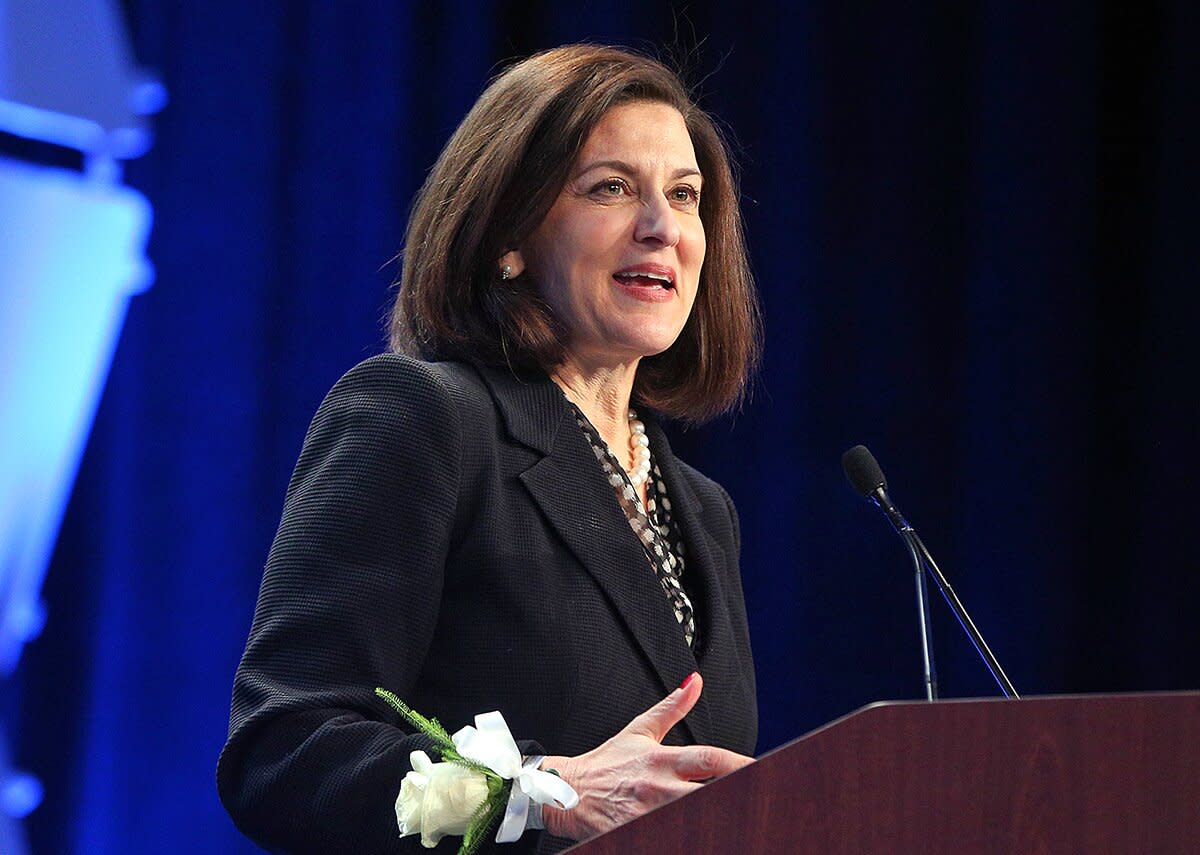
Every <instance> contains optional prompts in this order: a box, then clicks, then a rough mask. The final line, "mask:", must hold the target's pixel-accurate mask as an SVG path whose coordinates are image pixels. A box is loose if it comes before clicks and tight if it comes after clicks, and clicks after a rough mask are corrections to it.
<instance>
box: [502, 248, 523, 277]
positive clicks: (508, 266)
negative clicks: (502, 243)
mask: <svg viewBox="0 0 1200 855" xmlns="http://www.w3.org/2000/svg"><path fill="white" fill-rule="evenodd" d="M497 269H498V271H499V273H500V278H501V279H516V278H517V277H518V276H520V275H521V274H522V273H524V272H525V259H524V258H523V257H522V256H521V250H519V249H510V250H509V251H508V252H506V253H504V255H502V256H500V263H499V266H498V268H497Z"/></svg>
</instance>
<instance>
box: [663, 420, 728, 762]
mask: <svg viewBox="0 0 1200 855" xmlns="http://www.w3.org/2000/svg"><path fill="white" fill-rule="evenodd" d="M642 420H643V422H645V424H646V434H647V436H649V438H650V448H651V449H652V450H653V453H654V460H655V462H656V463H657V464H658V468H659V469H660V470H661V471H662V474H663V480H664V481H665V482H666V485H667V496H668V498H669V499H670V500H671V516H672V518H673V519H674V520H675V521H676V523H678V525H679V528H680V531H681V532H682V533H683V541H684V550H685V554H684V577H683V578H684V584H685V587H686V588H687V589H688V594H689V596H690V597H692V598H693V603H692V605H693V607H694V608H695V611H696V624H697V626H698V627H699V629H700V646H699V648H698V649H699V651H700V653H701V661H704V660H707V659H708V658H709V654H710V653H712V652H714V650H715V651H716V652H717V653H718V654H719V653H720V651H719V648H720V647H721V646H722V642H723V641H725V640H726V639H722V638H721V637H720V636H719V634H718V631H719V627H718V625H717V623H716V622H715V621H714V617H715V616H716V615H718V614H720V613H721V610H720V608H719V607H718V605H717V604H718V603H719V602H721V601H722V600H723V598H724V591H723V585H722V581H721V574H720V573H719V572H718V560H719V559H720V557H721V553H720V546H719V545H718V544H717V542H716V540H715V539H714V538H713V537H712V535H710V534H709V533H708V530H707V529H706V528H705V527H704V524H703V521H702V520H701V518H700V510H701V508H700V500H699V498H697V496H696V494H695V492H694V491H693V490H692V486H691V484H690V482H689V481H688V479H687V478H685V477H684V475H683V471H682V470H681V468H680V466H679V461H678V459H677V458H676V457H675V455H674V453H673V452H672V451H671V446H670V443H668V442H667V437H666V434H665V433H663V430H662V428H661V427H660V426H659V424H658V422H657V421H655V420H654V419H651V418H643V419H642ZM689 577H691V578H692V579H693V580H694V581H692V582H689V581H688V578H689ZM672 617H674V615H672ZM714 641H715V642H716V644H715V646H714V644H713V642H714ZM714 688H715V687H714ZM688 720H689V721H690V722H691V723H692V730H693V732H694V733H695V734H696V737H697V741H699V742H704V743H707V742H710V741H711V740H710V739H709V738H708V734H710V733H711V732H712V722H711V715H710V707H709V703H708V701H707V698H706V695H705V694H701V695H700V700H699V701H698V702H697V703H696V706H695V708H694V709H693V710H692V711H691V712H690V713H689V714H688Z"/></svg>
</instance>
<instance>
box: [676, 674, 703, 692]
mask: <svg viewBox="0 0 1200 855" xmlns="http://www.w3.org/2000/svg"><path fill="white" fill-rule="evenodd" d="M698 676H699V674H697V673H696V672H695V671H693V672H692V673H690V674H688V675H687V676H686V677H684V678H683V682H682V683H680V684H679V688H681V689H686V688H687V687H688V686H690V685H691V684H692V680H695V679H696V677H698Z"/></svg>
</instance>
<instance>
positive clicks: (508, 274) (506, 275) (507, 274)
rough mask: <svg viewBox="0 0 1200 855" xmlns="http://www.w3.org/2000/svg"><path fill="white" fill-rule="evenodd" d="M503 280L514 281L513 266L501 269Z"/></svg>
mask: <svg viewBox="0 0 1200 855" xmlns="http://www.w3.org/2000/svg"><path fill="white" fill-rule="evenodd" d="M500 278H501V279H512V265H511V264H506V265H504V266H503V267H501V268H500Z"/></svg>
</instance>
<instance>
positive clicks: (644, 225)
mask: <svg viewBox="0 0 1200 855" xmlns="http://www.w3.org/2000/svg"><path fill="white" fill-rule="evenodd" d="M634 238H635V239H636V240H638V241H652V242H655V243H658V244H661V245H663V246H674V245H675V244H677V243H679V221H678V220H677V219H676V211H675V209H674V208H672V207H671V203H670V202H669V201H667V199H666V197H665V196H659V195H656V196H654V197H652V198H647V199H645V200H644V201H643V203H642V208H641V212H640V213H639V215H638V221H637V224H636V227H635V229H634Z"/></svg>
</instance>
